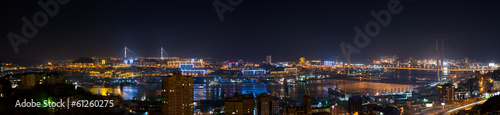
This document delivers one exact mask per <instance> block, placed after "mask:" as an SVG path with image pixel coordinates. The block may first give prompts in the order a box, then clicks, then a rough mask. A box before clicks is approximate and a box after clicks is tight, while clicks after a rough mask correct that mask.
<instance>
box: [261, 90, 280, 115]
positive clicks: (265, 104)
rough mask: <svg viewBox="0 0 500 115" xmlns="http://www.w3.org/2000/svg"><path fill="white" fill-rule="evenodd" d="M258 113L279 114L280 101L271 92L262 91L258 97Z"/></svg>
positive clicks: (265, 114)
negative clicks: (273, 97) (272, 96)
mask: <svg viewBox="0 0 500 115" xmlns="http://www.w3.org/2000/svg"><path fill="white" fill-rule="evenodd" d="M256 100H257V105H256V106H257V115H278V114H279V103H278V101H276V100H274V99H272V98H271V96H270V95H269V94H266V93H261V94H259V95H258V96H257V97H256Z"/></svg>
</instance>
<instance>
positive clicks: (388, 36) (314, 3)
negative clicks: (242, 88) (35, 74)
mask: <svg viewBox="0 0 500 115" xmlns="http://www.w3.org/2000/svg"><path fill="white" fill-rule="evenodd" d="M41 1H43V2H45V1H47V0H41ZM213 2H214V0H203V1H201V0H200V1H188V0H168V1H167V0H161V1H160V0H158V1H153V0H127V1H125V0H78V1H77V0H72V1H70V2H69V3H67V4H65V5H59V6H60V7H59V12H58V13H57V14H56V15H55V16H54V17H49V18H48V19H49V20H48V23H47V24H46V25H45V26H44V27H40V28H38V30H39V31H38V33H37V34H36V35H35V36H34V37H33V38H30V39H28V40H29V42H28V43H27V44H21V45H19V46H18V47H19V52H18V53H15V52H14V49H13V47H12V45H11V43H10V41H9V39H8V38H7V34H8V33H9V32H13V33H15V34H18V35H20V36H22V32H21V29H22V27H23V24H24V22H23V21H22V20H21V18H22V17H23V16H25V17H27V19H28V20H30V21H32V17H33V15H34V14H35V12H37V11H43V9H42V8H41V7H40V6H39V5H38V3H37V1H34V0H2V1H1V2H0V8H1V10H0V11H1V13H0V14H1V15H2V18H1V19H0V20H1V21H0V36H1V37H0V38H1V39H0V49H1V50H0V51H1V53H0V59H1V60H3V62H14V63H19V64H41V63H46V62H48V61H55V60H68V59H75V58H78V57H92V56H114V57H122V56H123V48H124V47H125V46H127V47H128V48H129V49H130V50H132V51H133V52H134V53H133V54H134V55H135V56H159V55H160V53H159V52H160V47H164V48H165V50H166V52H167V53H168V56H174V57H213V58H216V59H220V60H232V61H235V60H237V59H243V60H245V61H264V60H265V55H272V56H273V61H295V60H298V58H299V57H306V58H307V59H321V60H334V57H335V56H339V57H340V56H342V55H341V50H340V47H339V44H340V43H341V42H346V43H349V42H354V40H353V38H354V36H355V35H356V33H355V31H354V30H353V28H354V27H355V26H358V27H360V28H362V29H363V30H364V26H365V24H366V23H367V22H369V21H375V19H374V18H373V16H372V15H371V14H370V11H371V10H374V11H376V12H377V11H380V10H387V3H388V2H389V0H376V1H375V0H364V1H362V0H243V1H242V2H241V4H239V5H237V6H231V7H232V8H234V10H233V11H232V12H230V11H227V12H225V13H224V14H223V16H224V21H221V20H220V18H219V16H218V14H217V12H216V10H215V8H214V5H213ZM220 2H222V3H224V4H228V2H227V1H226V0H220ZM228 5H229V4H228ZM400 6H402V7H403V10H402V11H401V13H399V14H393V15H392V16H391V19H392V20H391V21H390V23H389V24H388V25H387V26H386V27H381V29H380V30H381V31H380V34H379V35H378V36H376V37H372V38H371V42H370V43H369V44H368V45H367V46H366V47H365V48H360V50H361V53H359V54H353V55H352V58H353V62H358V61H359V62H360V61H362V60H363V59H372V58H376V57H379V56H383V55H398V56H400V57H414V58H417V59H422V58H427V59H435V53H436V52H435V44H436V43H435V39H436V38H439V39H445V53H444V55H445V58H446V59H463V58H464V57H469V58H472V59H478V60H481V61H483V62H491V61H492V60H496V61H497V62H498V61H499V60H500V54H499V52H500V46H499V43H500V34H499V33H500V22H499V20H500V14H499V13H498V11H500V7H498V6H499V3H498V2H495V1H491V0H410V1H409V0H400ZM339 59H341V58H339Z"/></svg>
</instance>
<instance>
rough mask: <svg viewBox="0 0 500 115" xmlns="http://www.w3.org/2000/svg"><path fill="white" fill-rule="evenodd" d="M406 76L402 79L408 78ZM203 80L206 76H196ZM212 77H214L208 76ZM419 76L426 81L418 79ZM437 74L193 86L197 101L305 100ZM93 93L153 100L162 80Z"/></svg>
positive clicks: (397, 85)
mask: <svg viewBox="0 0 500 115" xmlns="http://www.w3.org/2000/svg"><path fill="white" fill-rule="evenodd" d="M405 77H407V78H406V79H402V78H405ZM197 79H203V78H197ZM206 79H213V78H206ZM418 79H424V80H427V81H424V82H419V80H418ZM434 79H435V73H433V72H427V71H413V72H412V71H396V72H394V74H389V76H387V77H372V78H349V79H322V80H306V81H305V82H298V83H288V84H287V85H286V86H284V84H283V83H276V82H252V83H219V84H217V83H195V84H194V86H193V88H194V90H193V93H194V100H217V99H223V98H230V97H233V96H234V95H239V94H253V95H255V96H256V95H258V94H260V93H270V94H272V95H275V96H287V97H290V98H292V99H294V100H302V96H303V95H304V93H305V89H306V88H309V90H310V93H311V96H314V97H327V96H328V88H332V89H333V88H340V89H344V90H346V91H347V92H348V93H361V94H363V95H375V94H384V93H396V92H406V91H410V90H411V89H413V88H415V87H418V86H419V85H421V84H422V83H426V82H427V83H428V82H432V81H434ZM83 87H84V88H85V89H87V90H89V91H90V92H92V93H93V94H98V95H106V94H107V93H109V94H112V95H120V96H121V97H122V98H123V99H124V100H132V99H134V97H137V99H140V98H141V97H143V96H145V97H146V98H147V100H154V99H155V98H156V97H157V96H159V95H161V84H160V83H147V84H129V85H118V86H104V85H100V86H99V85H97V86H96V85H93V86H83Z"/></svg>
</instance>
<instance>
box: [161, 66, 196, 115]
mask: <svg viewBox="0 0 500 115" xmlns="http://www.w3.org/2000/svg"><path fill="white" fill-rule="evenodd" d="M193 110H194V105H193V77H191V76H184V75H182V74H181V73H174V74H173V75H171V76H166V77H163V80H162V111H163V114H164V115H192V114H193Z"/></svg>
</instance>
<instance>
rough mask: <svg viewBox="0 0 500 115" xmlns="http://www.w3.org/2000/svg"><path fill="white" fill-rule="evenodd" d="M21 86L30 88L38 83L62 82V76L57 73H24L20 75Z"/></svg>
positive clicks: (63, 80)
mask: <svg viewBox="0 0 500 115" xmlns="http://www.w3.org/2000/svg"><path fill="white" fill-rule="evenodd" d="M21 78H22V82H21V87H22V88H31V87H34V86H36V85H40V84H63V83H64V82H65V79H64V76H63V75H61V74H58V73H26V74H22V75H21Z"/></svg>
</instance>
